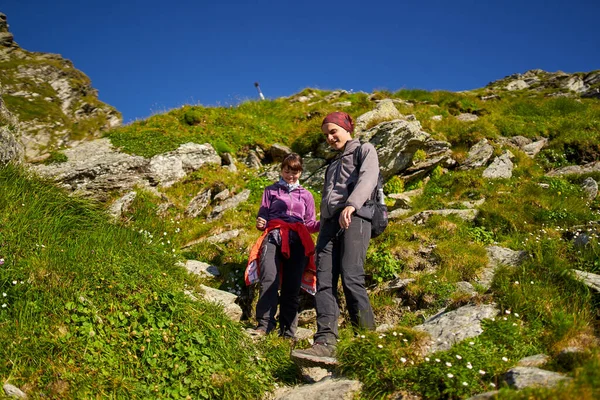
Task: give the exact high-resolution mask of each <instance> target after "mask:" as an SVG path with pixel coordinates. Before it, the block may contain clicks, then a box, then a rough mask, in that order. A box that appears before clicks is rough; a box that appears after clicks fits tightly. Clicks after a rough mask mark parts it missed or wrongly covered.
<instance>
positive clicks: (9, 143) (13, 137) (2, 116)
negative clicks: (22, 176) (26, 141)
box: [0, 86, 24, 165]
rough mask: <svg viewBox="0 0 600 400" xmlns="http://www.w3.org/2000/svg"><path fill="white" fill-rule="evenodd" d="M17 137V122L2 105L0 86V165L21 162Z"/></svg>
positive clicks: (19, 144) (21, 149)
mask: <svg viewBox="0 0 600 400" xmlns="http://www.w3.org/2000/svg"><path fill="white" fill-rule="evenodd" d="M19 136H20V133H19V121H18V120H17V118H15V116H14V115H13V114H12V113H11V112H10V111H8V109H7V108H6V106H5V105H4V101H3V100H2V86H0V165H4V164H7V163H9V162H16V163H21V162H22V161H23V156H24V151H23V145H22V144H21V143H20V142H19V140H18V138H19Z"/></svg>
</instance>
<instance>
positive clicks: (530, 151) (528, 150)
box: [521, 138, 548, 158]
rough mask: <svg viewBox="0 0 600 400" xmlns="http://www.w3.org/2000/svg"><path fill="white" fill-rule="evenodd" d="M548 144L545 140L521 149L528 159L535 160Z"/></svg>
mask: <svg viewBox="0 0 600 400" xmlns="http://www.w3.org/2000/svg"><path fill="white" fill-rule="evenodd" d="M547 144H548V139H546V138H544V139H541V140H538V141H537V142H533V143H529V144H526V145H525V146H523V147H521V149H522V150H523V151H524V152H525V154H527V156H528V157H530V158H534V157H535V156H536V155H537V154H538V153H539V152H540V151H541V150H542V149H543V148H544V147H545V146H546V145H547Z"/></svg>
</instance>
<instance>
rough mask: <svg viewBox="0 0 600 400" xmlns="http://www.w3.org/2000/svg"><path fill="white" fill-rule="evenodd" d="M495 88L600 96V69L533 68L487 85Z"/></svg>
mask: <svg viewBox="0 0 600 400" xmlns="http://www.w3.org/2000/svg"><path fill="white" fill-rule="evenodd" d="M487 87H488V88H490V89H493V90H508V91H514V90H524V89H528V90H532V91H536V92H541V91H546V92H550V95H556V94H566V95H569V94H572V95H574V96H577V95H579V96H581V97H594V98H600V70H596V71H591V72H576V73H572V74H569V73H565V72H562V71H557V72H547V71H544V70H541V69H532V70H529V71H527V72H525V73H523V74H513V75H510V76H507V77H505V78H503V79H500V80H498V81H494V82H491V83H489V84H488V85H487Z"/></svg>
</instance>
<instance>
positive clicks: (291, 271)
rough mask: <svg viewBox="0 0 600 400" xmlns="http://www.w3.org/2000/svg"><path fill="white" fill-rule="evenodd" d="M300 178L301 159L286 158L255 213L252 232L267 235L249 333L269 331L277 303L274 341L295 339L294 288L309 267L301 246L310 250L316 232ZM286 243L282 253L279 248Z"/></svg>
mask: <svg viewBox="0 0 600 400" xmlns="http://www.w3.org/2000/svg"><path fill="white" fill-rule="evenodd" d="M301 174H302V158H301V157H300V156H299V155H298V154H296V153H292V154H289V155H288V156H287V157H285V159H284V160H283V162H282V163H281V178H280V179H279V181H278V182H276V183H274V184H273V185H270V186H268V187H266V188H265V191H264V193H263V197H262V203H261V206H260V209H259V211H258V217H257V219H256V228H257V229H258V230H261V231H264V230H265V229H267V230H268V233H267V234H266V235H265V237H264V239H263V241H262V247H261V252H260V261H259V278H260V296H259V299H258V303H257V304H256V320H257V322H258V326H257V327H256V328H255V330H254V331H255V333H257V334H266V333H269V332H271V331H272V330H274V329H275V326H276V320H275V314H276V312H277V303H278V302H279V335H280V336H283V337H287V338H292V339H293V338H295V334H296V327H297V325H298V306H299V303H300V300H299V293H300V287H301V283H302V277H303V274H304V271H305V269H306V267H307V264H308V261H309V257H307V255H306V254H307V252H306V246H305V245H304V244H306V243H307V241H310V244H312V238H311V237H310V233H315V232H318V231H319V227H320V223H319V221H317V220H316V214H315V200H314V198H313V196H312V194H311V193H310V192H309V191H308V190H306V189H305V188H303V187H302V186H300V183H299V182H298V180H299V179H300V175H301ZM275 226H279V227H281V228H279V227H275ZM282 232H286V233H287V238H286V237H282ZM286 240H287V243H284V245H285V246H284V247H285V252H283V253H282V243H283V242H285V241H286ZM282 241H283V242H282ZM288 245H289V254H286V253H287V250H288ZM311 247H312V246H311ZM286 255H287V256H289V257H286ZM280 285H281V286H280ZM278 291H280V295H279V296H278Z"/></svg>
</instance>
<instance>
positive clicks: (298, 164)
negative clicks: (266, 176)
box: [281, 153, 303, 172]
mask: <svg viewBox="0 0 600 400" xmlns="http://www.w3.org/2000/svg"><path fill="white" fill-rule="evenodd" d="M285 167H288V169H290V170H292V171H294V172H297V171H300V172H302V170H303V168H302V157H300V155H299V154H297V153H290V154H288V155H287V156H285V158H284V159H283V161H282V162H281V169H284V168H285Z"/></svg>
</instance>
